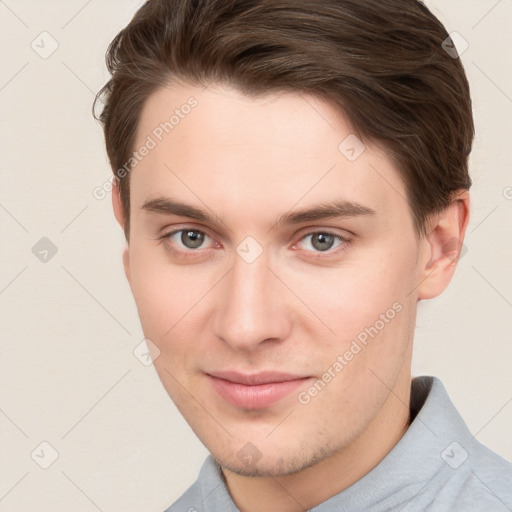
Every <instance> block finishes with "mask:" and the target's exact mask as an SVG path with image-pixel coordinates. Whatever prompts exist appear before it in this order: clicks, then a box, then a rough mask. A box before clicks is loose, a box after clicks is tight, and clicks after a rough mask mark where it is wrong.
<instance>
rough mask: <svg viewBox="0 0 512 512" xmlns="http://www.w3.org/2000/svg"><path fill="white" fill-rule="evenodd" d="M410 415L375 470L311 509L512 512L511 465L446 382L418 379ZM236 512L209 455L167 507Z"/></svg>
mask: <svg viewBox="0 0 512 512" xmlns="http://www.w3.org/2000/svg"><path fill="white" fill-rule="evenodd" d="M411 418H413V421H412V423H411V425H410V427H409V429H408V430H407V432H406V433H405V435H404V436H403V437H402V439H401V440H400V441H399V442H398V444H397V445H396V446H395V447H394V448H393V449H392V450H391V452H389V453H388V455H387V456H386V457H385V458H384V459H383V460H382V461H381V462H380V463H379V464H378V465H377V466H376V467H375V468H373V469H372V470H371V471H370V472H369V473H367V474H366V475H365V476H363V477H362V478H361V479H360V480H358V481H357V482H356V483H354V484H353V485H351V486H350V487H349V488H347V489H345V490H344V491H342V492H340V493H339V494H336V495H335V496H333V497H332V498H329V499H328V500H327V501H324V502H323V503H321V504H320V505H318V506H316V507H314V508H312V509H311V512H344V511H347V512H349V511H350V512H356V511H365V512H391V511H400V512H413V511H414V512H419V511H429V512H441V511H443V512H446V511H462V512H473V511H475V512H478V511H485V512H502V511H503V512H512V464H510V462H507V461H506V460H505V459H503V458H501V457H500V456H498V455H497V454H495V453H493V452H492V451H490V450H489V449H488V448H486V447H485V446H483V445H482V444H480V443H479V442H478V441H477V440H476V439H475V438H474V437H473V435H472V434H471V432H470V431H469V430H468V428H467V427H466V424H465V423H464V420H463V419H462V418H461V416H460V415H459V413H458V412H457V410H456V409H455V407H454V405H453V404H452V402H451V400H450V398H449V397H448V394H447V393H446V390H445V388H444V386H443V384H442V383H441V381H440V380H439V379H437V378H435V377H417V378H415V379H413V381H412V393H411ZM237 511H238V508H237V507H236V505H235V504H234V503H233V500H232V499H231V496H230V495H229V492H228V489H227V487H226V485H225V483H224V480H223V477H222V473H221V471H220V467H219V466H218V464H217V463H216V462H215V460H214V459H213V457H212V456H211V455H210V456H208V457H207V458H206V460H205V461H204V464H203V466H202V468H201V471H200V473H199V477H198V479H197V480H196V482H195V483H194V484H193V485H192V486H191V487H190V488H189V489H188V490H187V491H186V492H185V493H184V494H183V496H181V498H180V499H178V501H176V502H175V503H174V504H173V505H171V506H170V507H169V508H168V509H167V510H166V511H165V512H237ZM264 512H266V511H264Z"/></svg>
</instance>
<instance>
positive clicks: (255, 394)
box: [206, 371, 311, 409]
mask: <svg viewBox="0 0 512 512" xmlns="http://www.w3.org/2000/svg"><path fill="white" fill-rule="evenodd" d="M206 375H207V378H208V380H209V381H210V384H211V385H212V387H213V389H214V390H215V391H216V392H217V394H218V395H220V397H222V398H223V399H224V400H226V401H227V402H229V403H230V404H231V405H234V406H235V407H239V408H242V409H264V408H266V407H270V406H271V405H273V404H275V403H276V402H278V401H279V400H281V399H283V398H284V397H286V396H287V395H289V394H290V393H292V392H293V391H294V390H296V389H297V388H298V387H300V386H301V385H303V384H304V383H305V382H306V381H307V380H309V379H310V378H311V377H301V376H296V375H291V374H287V373H281V372H261V373H256V374H243V373H238V372H231V371H224V372H214V373H208V374H206Z"/></svg>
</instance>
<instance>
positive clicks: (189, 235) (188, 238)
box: [181, 230, 204, 249]
mask: <svg viewBox="0 0 512 512" xmlns="http://www.w3.org/2000/svg"><path fill="white" fill-rule="evenodd" d="M181 242H182V243H183V245H184V246H185V247H188V248H189V249H196V248H197V247H199V246H200V245H201V244H202V243H203V242H204V233H201V232H199V231H190V230H189V231H186V230H185V231H183V232H182V233H181Z"/></svg>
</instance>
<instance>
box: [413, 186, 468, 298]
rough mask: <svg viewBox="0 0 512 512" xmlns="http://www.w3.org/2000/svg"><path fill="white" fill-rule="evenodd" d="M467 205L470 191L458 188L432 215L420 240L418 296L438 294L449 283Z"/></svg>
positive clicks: (457, 256) (466, 212) (458, 253)
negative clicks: (448, 201)
mask: <svg viewBox="0 0 512 512" xmlns="http://www.w3.org/2000/svg"><path fill="white" fill-rule="evenodd" d="M469 208H470V202H469V192H468V191H467V190H461V191H458V192H457V193H456V194H454V198H453V200H452V202H451V203H450V204H449V205H448V206H447V207H446V208H445V209H444V210H443V211H441V212H440V213H438V214H436V215H434V216H433V217H432V218H431V220H430V222H429V225H428V232H427V236H426V237H425V238H424V239H423V241H422V243H423V244H424V247H423V251H422V253H423V254H422V258H421V269H420V270H421V272H420V275H419V280H418V282H419V285H418V288H417V291H418V300H423V299H432V298H434V297H437V296H438V295H440V294H441V293H442V292H443V291H444V290H445V289H446V287H447V286H448V284H449V283H450V281H451V279H452V277H453V274H454V272H455V268H456V267H457V263H458V261H459V258H460V256H461V252H462V250H463V247H464V246H463V242H464V236H465V234H466V228H467V226H468V222H469Z"/></svg>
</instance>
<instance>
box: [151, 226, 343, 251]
mask: <svg viewBox="0 0 512 512" xmlns="http://www.w3.org/2000/svg"><path fill="white" fill-rule="evenodd" d="M184 231H193V232H194V233H200V234H202V235H204V236H205V237H208V238H210V239H211V238H212V237H210V236H209V235H208V234H207V233H205V232H204V231H201V230H200V229H195V228H186V227H185V228H181V229H176V230H174V231H171V232H170V233H166V234H165V235H162V236H161V237H160V238H159V239H160V240H161V241H162V242H163V243H164V245H165V247H166V249H167V250H169V251H171V252H172V253H175V254H178V255H180V256H185V257H189V258H190V257H191V258H194V257H200V256H201V251H204V250H205V249H202V248H199V249H187V250H183V249H176V247H173V246H172V244H171V243H170V242H169V240H170V238H171V237H172V236H174V235H176V234H178V233H183V232H184ZM319 234H322V235H330V236H333V237H334V238H335V239H336V240H337V241H339V242H340V243H339V245H338V247H337V248H335V249H333V250H331V249H329V250H327V251H309V250H306V251H305V252H307V253H310V255H309V256H308V257H310V258H314V259H318V258H328V257H329V256H336V255H339V254H340V253H342V252H343V251H345V250H346V249H347V246H348V245H349V244H350V243H351V240H350V239H348V238H345V237H343V236H341V235H338V234H336V233H332V232H330V231H322V230H316V231H310V232H308V233H306V234H304V235H302V236H301V237H300V239H299V241H298V242H297V243H294V244H293V245H292V249H295V248H296V246H297V245H298V243H299V242H302V241H303V240H305V239H306V238H307V237H310V236H313V235H319Z"/></svg>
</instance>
